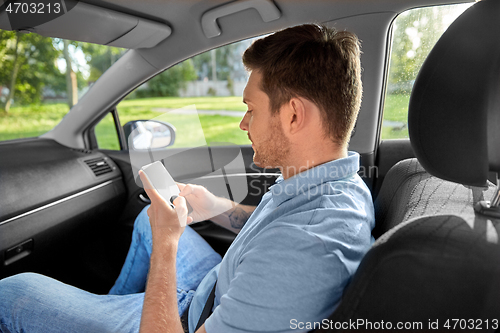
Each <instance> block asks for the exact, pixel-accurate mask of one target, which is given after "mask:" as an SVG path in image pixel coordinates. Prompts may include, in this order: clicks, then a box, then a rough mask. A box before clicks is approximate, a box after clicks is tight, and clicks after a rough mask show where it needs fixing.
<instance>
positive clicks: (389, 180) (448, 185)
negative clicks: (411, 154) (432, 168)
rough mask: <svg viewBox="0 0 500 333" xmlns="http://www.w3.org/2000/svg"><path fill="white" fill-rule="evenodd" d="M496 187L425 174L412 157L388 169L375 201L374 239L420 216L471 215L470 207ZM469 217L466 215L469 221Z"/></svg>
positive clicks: (490, 193) (488, 195)
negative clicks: (461, 182) (456, 181)
mask: <svg viewBox="0 0 500 333" xmlns="http://www.w3.org/2000/svg"><path fill="white" fill-rule="evenodd" d="M495 190H496V186H495V185H494V184H493V183H491V182H487V183H486V184H485V186H481V187H477V186H464V185H462V184H459V183H455V182H450V181H446V180H443V179H440V178H438V177H435V176H433V175H431V174H429V173H428V172H427V171H426V170H425V169H424V168H423V167H422V166H421V165H420V163H419V161H418V160H417V159H416V158H412V159H407V160H403V161H401V162H399V163H397V164H396V165H394V167H392V168H391V170H390V171H389V173H388V174H387V176H386V179H385V181H384V185H383V186H382V188H381V191H380V193H379V196H378V197H377V200H376V201H375V212H376V219H375V220H376V221H377V225H376V227H375V229H374V230H373V235H374V237H375V238H376V239H377V238H379V237H380V236H381V235H382V234H384V233H385V232H387V231H388V230H390V229H392V228H394V227H395V226H397V225H398V224H400V223H403V222H406V221H408V220H410V219H412V218H416V217H421V216H433V215H445V214H458V215H463V214H469V215H470V214H471V213H473V212H474V211H473V207H474V205H475V204H476V203H477V202H479V201H481V200H484V198H491V197H493V195H494V194H495ZM470 218H472V216H469V219H470Z"/></svg>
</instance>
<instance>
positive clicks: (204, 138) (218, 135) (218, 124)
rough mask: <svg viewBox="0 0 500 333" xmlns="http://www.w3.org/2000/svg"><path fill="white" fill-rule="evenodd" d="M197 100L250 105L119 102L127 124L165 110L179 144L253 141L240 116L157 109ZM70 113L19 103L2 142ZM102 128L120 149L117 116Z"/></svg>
mask: <svg viewBox="0 0 500 333" xmlns="http://www.w3.org/2000/svg"><path fill="white" fill-rule="evenodd" d="M408 100H409V96H407V95H388V96H387V98H386V101H385V110H384V119H385V120H389V121H393V122H399V123H401V124H406V123H407V110H408ZM193 104H194V105H195V106H196V108H197V109H198V110H230V111H245V110H246V106H245V105H244V104H243V103H242V102H241V97H195V98H180V97H164V98H144V99H132V100H124V101H122V102H121V103H120V104H118V112H119V114H120V121H121V123H122V125H124V124H125V123H127V122H129V121H131V120H138V119H144V120H149V119H153V118H156V117H158V116H161V115H164V116H162V117H164V120H165V121H167V122H169V123H171V124H172V125H174V126H175V127H176V130H177V131H176V141H175V145H174V147H190V146H194V145H198V144H200V143H204V142H206V143H209V144H210V143H211V142H228V143H233V144H249V143H250V141H249V140H248V137H247V135H246V133H245V132H243V131H241V130H240V129H239V128H238V125H239V122H240V120H241V119H240V118H238V117H229V116H221V115H203V114H201V115H200V116H199V122H198V118H197V117H196V115H182V114H171V113H167V114H164V113H161V112H158V111H153V110H154V109H158V108H165V109H178V108H182V107H184V106H188V105H193ZM67 112H68V106H67V105H66V104H63V103H59V104H42V105H31V106H16V107H13V108H11V110H10V112H9V114H0V141H4V140H12V139H18V138H26V137H34V136H39V135H41V134H43V133H45V132H47V131H49V130H50V129H52V128H53V127H54V126H55V125H57V124H58V123H59V122H60V121H61V119H62V118H63V117H64V115H65V114H66V113H67ZM242 115H243V114H242ZM199 124H201V128H202V129H203V132H201V130H200V128H199ZM96 133H97V137H98V143H99V146H100V147H102V148H106V149H118V147H119V146H118V141H117V137H116V132H115V129H114V124H113V120H112V117H106V118H105V119H103V120H102V121H101V123H100V124H99V125H98V127H97V128H96ZM407 137H408V128H407V127H403V128H401V126H396V128H391V127H388V126H384V127H383V128H382V139H396V138H407Z"/></svg>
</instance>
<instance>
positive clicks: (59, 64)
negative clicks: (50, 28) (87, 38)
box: [0, 30, 126, 141]
mask: <svg viewBox="0 0 500 333" xmlns="http://www.w3.org/2000/svg"><path fill="white" fill-rule="evenodd" d="M125 51H126V50H125V49H121V48H114V47H108V46H102V45H95V44H89V43H82V42H75V41H69V40H63V39H60V38H48V37H43V36H40V35H38V34H34V33H28V34H26V33H20V32H14V31H6V30H0V64H1V70H0V141H3V140H12V139H19V138H26V137H35V136H39V135H41V134H43V133H45V132H47V131H49V130H51V129H52V128H53V127H54V126H55V125H57V124H58V123H59V122H60V121H61V119H62V118H63V117H64V115H65V114H66V113H67V112H68V111H69V109H70V106H72V105H74V104H76V103H77V101H78V99H79V98H81V97H82V96H83V95H84V94H85V93H86V91H87V90H88V89H89V88H90V86H92V84H93V83H94V82H95V81H96V80H97V79H98V78H99V76H100V75H101V74H102V73H104V71H106V70H107V69H108V68H109V67H110V66H111V65H112V64H113V63H114V62H115V61H116V60H118V58H119V57H120V56H121V55H122V54H123V53H124V52H125ZM68 64H70V66H68ZM68 67H69V68H71V71H70V72H69V73H68V72H67V71H66V68H68Z"/></svg>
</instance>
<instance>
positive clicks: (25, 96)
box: [0, 30, 62, 112]
mask: <svg viewBox="0 0 500 333" xmlns="http://www.w3.org/2000/svg"><path fill="white" fill-rule="evenodd" d="M0 40H1V42H0V45H1V46H2V51H1V52H0V57H1V58H0V60H1V63H2V70H1V71H0V86H5V87H7V88H8V89H9V94H8V96H7V98H6V100H5V102H4V105H3V108H4V111H5V112H9V109H10V107H11V103H12V100H13V99H15V100H16V102H19V103H20V104H21V103H34V102H39V101H40V100H41V98H42V89H43V87H44V86H45V85H46V84H47V83H48V82H50V81H51V80H52V81H53V80H54V78H55V77H58V76H59V77H60V76H61V75H62V74H61V72H60V71H59V70H58V68H57V66H56V60H57V58H58V57H59V54H60V51H59V50H58V49H57V48H56V47H55V46H54V45H53V43H52V39H51V38H47V37H42V36H40V35H37V34H23V33H19V32H12V31H3V30H0Z"/></svg>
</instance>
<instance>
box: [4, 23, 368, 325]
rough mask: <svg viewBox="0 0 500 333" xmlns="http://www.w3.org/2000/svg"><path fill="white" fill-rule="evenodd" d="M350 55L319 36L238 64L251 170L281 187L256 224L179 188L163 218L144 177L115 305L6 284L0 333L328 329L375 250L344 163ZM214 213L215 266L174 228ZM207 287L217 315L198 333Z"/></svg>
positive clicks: (355, 180)
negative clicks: (221, 229) (224, 235)
mask: <svg viewBox="0 0 500 333" xmlns="http://www.w3.org/2000/svg"><path fill="white" fill-rule="evenodd" d="M359 53H360V51H359V45H358V40H357V38H356V37H355V36H354V35H352V34H350V33H348V32H336V31H334V30H330V29H328V28H326V27H323V26H319V25H303V26H297V27H293V28H289V29H286V30H283V31H280V32H277V33H275V34H273V35H270V36H268V37H266V38H264V39H261V40H258V41H256V42H255V43H254V44H253V45H252V46H251V47H250V48H249V49H248V50H247V51H246V52H245V54H244V56H243V62H244V64H245V66H246V67H247V69H248V70H249V72H250V78H249V81H248V84H247V86H246V88H245V91H244V93H243V101H244V103H246V104H247V106H248V111H247V112H246V114H245V116H244V118H243V120H242V121H241V124H240V128H241V129H242V130H244V131H247V132H248V136H249V138H250V140H251V141H252V147H253V149H254V152H255V154H254V162H255V164H257V165H259V166H261V167H265V168H276V167H277V168H280V169H281V172H282V176H280V177H279V178H278V180H277V181H276V184H275V185H273V186H272V187H271V188H270V190H269V191H268V192H267V193H266V194H265V195H264V196H263V198H262V200H261V202H260V204H259V205H258V206H257V207H256V208H255V210H254V208H253V207H248V206H243V205H236V204H234V203H232V202H230V201H229V200H227V199H223V198H218V197H215V196H213V195H212V194H211V193H209V192H208V191H207V190H206V189H204V188H202V187H200V186H195V185H183V184H180V185H179V187H180V188H181V196H180V197H179V198H177V199H176V201H175V202H174V204H175V209H172V208H171V207H170V206H169V204H168V203H167V202H165V200H164V199H162V198H161V197H160V196H159V195H158V193H157V192H156V191H154V190H151V185H150V184H149V183H148V181H147V179H145V178H144V175H143V174H141V179H142V181H143V183H144V185H145V189H146V191H147V193H148V195H149V197H150V198H151V201H152V204H151V206H150V207H149V209H148V210H147V215H148V216H149V219H147V218H146V217H145V215H144V212H143V213H141V214H140V216H139V218H138V220H137V221H136V226H135V230H134V238H133V242H132V245H131V249H130V252H129V255H128V256H127V260H126V263H125V265H124V267H123V269H122V272H121V274H120V277H119V278H118V280H117V282H116V284H115V286H114V287H113V289H112V290H111V291H110V294H115V295H103V296H99V295H92V294H89V293H86V292H84V291H81V290H78V289H76V288H73V287H70V286H67V285H63V284H61V283H59V282H57V281H54V280H51V279H49V278H46V277H41V276H39V275H33V274H31V275H30V274H24V275H21V276H15V277H12V278H8V279H5V280H3V281H0V328H1V329H2V330H3V331H4V332H15V331H21V330H22V329H24V330H25V331H26V332H31V331H41V332H42V331H43V332H53V331H62V332H72V331H75V332H105V331H120V332H121V331H131V332H134V331H135V332H136V331H137V329H138V328H139V325H140V331H141V332H143V333H144V332H148V333H149V332H179V333H180V332H183V327H182V323H181V319H180V316H179V315H184V317H185V316H186V314H187V320H188V323H187V325H188V326H189V328H188V330H189V332H191V333H192V332H195V331H196V332H209V333H215V332H217V333H219V332H287V331H293V329H294V326H293V323H297V322H318V321H321V319H323V318H326V317H328V316H329V314H330V313H331V312H332V311H333V310H334V309H335V307H336V306H337V304H338V303H339V301H340V297H341V295H342V291H343V289H344V287H345V286H346V284H347V282H348V281H349V279H350V277H351V276H352V274H353V273H354V271H355V270H356V268H357V266H358V264H359V262H360V260H361V258H362V257H363V255H364V253H365V252H366V251H367V250H368V248H369V247H370V245H371V243H372V241H373V240H372V237H371V229H372V228H373V224H374V214H373V205H372V200H371V196H370V192H369V191H368V189H367V188H366V186H365V184H364V183H363V181H362V180H361V179H360V177H359V176H358V175H357V174H356V172H357V170H358V168H359V155H358V154H356V153H353V152H348V151H347V144H348V140H349V138H350V135H351V131H352V129H353V127H354V123H355V120H356V116H357V113H358V110H359V105H360V101H361V80H360V61H359ZM186 200H187V201H189V203H190V204H191V206H192V207H193V213H192V214H191V215H189V216H188V214H187V208H186V203H185V201H186ZM221 212H222V214H219V215H218V216H217V217H215V218H213V219H212V220H213V221H214V222H216V223H219V224H221V225H223V226H225V227H227V228H229V229H231V230H233V231H235V232H237V233H238V236H237V237H236V239H235V241H234V242H233V244H232V245H231V247H230V248H229V250H228V251H227V253H226V255H225V256H224V258H223V259H222V262H221V263H220V264H218V265H216V264H217V263H218V261H219V260H220V258H218V257H217V255H216V254H214V253H213V250H211V249H210V248H209V246H208V245H206V244H204V243H203V241H202V240H199V239H197V237H199V236H198V235H196V233H195V232H193V231H192V229H190V228H189V227H187V228H185V227H184V225H185V224H186V223H188V224H189V223H190V222H192V221H199V220H204V219H206V218H207V217H211V216H214V215H215V213H221ZM147 220H149V223H150V226H151V228H149V227H148V226H147V223H145V221H147ZM148 263H149V265H148ZM212 266H215V267H213V268H212ZM200 271H201V272H203V273H199V272H200ZM207 272H208V273H207ZM146 274H148V276H147V282H146ZM200 280H201V282H200ZM174 282H176V283H174ZM146 283H147V286H146V292H145V295H144V294H143V293H138V291H139V290H140V289H141V288H144V284H146ZM215 283H216V289H215V299H214V306H213V313H212V314H211V315H210V316H209V317H208V318H207V319H206V321H205V323H204V324H203V325H202V326H201V327H200V328H199V329H197V330H196V326H197V323H198V319H199V318H200V315H201V313H202V310H203V308H204V305H205V303H206V300H207V298H209V294H210V292H211V290H212V289H213V286H214V284H215ZM184 285H185V286H187V288H186V289H184V288H183V287H182V286H184ZM180 286H181V287H180ZM130 293H133V294H130ZM116 294H119V295H116ZM44 316H45V317H46V320H45V318H43V317H44ZM139 323H140V324H139ZM63 325H66V326H63ZM61 327H64V329H61Z"/></svg>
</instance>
